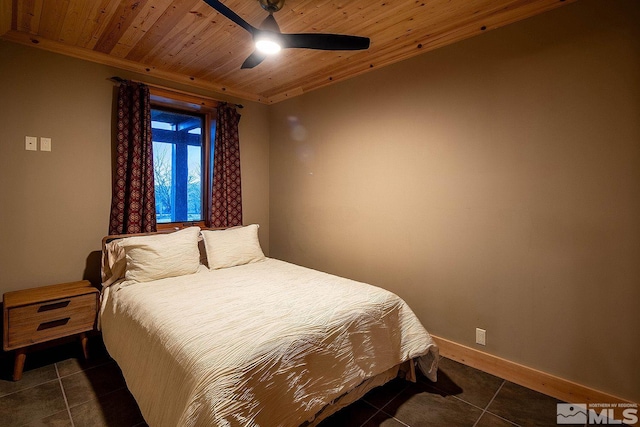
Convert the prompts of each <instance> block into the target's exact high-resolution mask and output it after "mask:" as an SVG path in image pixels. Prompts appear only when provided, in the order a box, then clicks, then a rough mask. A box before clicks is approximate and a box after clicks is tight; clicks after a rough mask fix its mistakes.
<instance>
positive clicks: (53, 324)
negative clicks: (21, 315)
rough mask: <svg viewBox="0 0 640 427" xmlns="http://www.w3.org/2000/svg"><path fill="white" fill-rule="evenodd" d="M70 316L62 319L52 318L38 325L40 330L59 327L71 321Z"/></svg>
mask: <svg viewBox="0 0 640 427" xmlns="http://www.w3.org/2000/svg"><path fill="white" fill-rule="evenodd" d="M69 319H71V318H70V317H67V318H64V319H60V320H52V321H51V322H44V323H40V325H38V330H39V331H43V330H45V329H51V328H57V327H58V326H64V325H66V324H67V323H69Z"/></svg>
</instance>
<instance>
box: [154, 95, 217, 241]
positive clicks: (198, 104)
mask: <svg viewBox="0 0 640 427" xmlns="http://www.w3.org/2000/svg"><path fill="white" fill-rule="evenodd" d="M149 93H150V97H151V108H164V109H169V110H174V111H176V112H179V113H187V114H197V115H199V116H202V117H203V119H204V129H203V130H202V153H203V154H202V155H203V159H202V160H203V162H202V176H201V179H202V185H203V189H202V191H203V198H202V217H203V219H202V220H200V221H178V222H163V223H156V229H157V230H168V229H172V230H175V229H182V228H185V227H190V226H198V227H200V228H205V227H208V226H209V222H210V219H211V199H212V193H211V187H212V178H213V140H212V135H211V131H212V129H213V124H214V123H215V121H216V112H217V110H216V108H217V107H218V105H219V102H218V101H216V100H214V99H211V98H206V97H202V96H198V95H194V94H190V93H186V92H181V91H174V90H170V89H166V88H160V87H154V86H149Z"/></svg>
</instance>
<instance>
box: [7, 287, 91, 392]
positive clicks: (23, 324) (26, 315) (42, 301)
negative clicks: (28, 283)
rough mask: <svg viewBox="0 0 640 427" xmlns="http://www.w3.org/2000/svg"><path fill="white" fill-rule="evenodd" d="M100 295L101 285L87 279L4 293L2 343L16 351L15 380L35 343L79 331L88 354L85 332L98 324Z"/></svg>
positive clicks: (85, 351)
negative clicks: (94, 284) (95, 284)
mask: <svg viewBox="0 0 640 427" xmlns="http://www.w3.org/2000/svg"><path fill="white" fill-rule="evenodd" d="M98 298H99V292H98V289H96V288H95V287H93V286H92V285H91V283H90V282H89V281H87V280H83V281H80V282H72V283H61V284H58V285H51V286H43V287H40V288H32V289H23V290H19V291H13V292H7V293H5V294H4V297H3V306H4V308H3V311H4V339H3V347H4V349H5V351H9V350H15V351H16V355H15V363H14V367H13V380H14V381H18V380H19V379H20V378H22V369H23V368H24V361H25V359H26V357H27V354H26V350H27V347H29V346H31V345H33V344H38V343H42V342H46V341H51V340H54V339H57V338H63V337H68V336H71V335H77V334H79V336H80V341H81V343H82V351H83V354H84V357H85V358H87V357H88V352H87V335H86V332H87V331H91V330H93V328H94V327H95V323H96V314H97V312H98V311H97V310H98Z"/></svg>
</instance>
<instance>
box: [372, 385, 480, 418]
mask: <svg viewBox="0 0 640 427" xmlns="http://www.w3.org/2000/svg"><path fill="white" fill-rule="evenodd" d="M382 411H383V412H384V413H386V414H389V415H392V416H393V417H394V418H396V419H398V420H399V421H401V422H403V423H405V424H407V425H409V426H411V427H420V426H436V425H437V426H448V427H457V426H460V427H462V426H469V427H471V426H473V425H474V423H475V422H476V421H477V420H478V418H479V417H480V415H481V414H482V411H481V410H480V409H478V408H476V407H474V406H472V405H469V404H468V403H466V402H464V401H462V400H460V399H457V398H455V397H453V396H450V395H447V394H446V393H442V392H441V391H439V390H437V389H436V388H434V387H432V386H429V385H426V384H420V383H418V384H411V385H410V386H409V387H408V388H407V389H405V390H404V391H403V392H402V393H400V395H398V396H397V397H396V398H395V399H393V400H392V401H391V402H390V403H389V404H388V405H387V406H385V407H384V408H382Z"/></svg>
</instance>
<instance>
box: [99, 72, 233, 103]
mask: <svg viewBox="0 0 640 427" xmlns="http://www.w3.org/2000/svg"><path fill="white" fill-rule="evenodd" d="M107 80H111V81H112V82H114V83H118V84H120V83H123V82H126V81H127V80H129V81H131V82H134V83H142V84H144V85H147V86H149V87H154V88H156V89H163V90H168V91H170V92H177V93H182V94H184V95H191V96H197V97H199V98H205V99H208V100H210V101H215V102H224V101H220V100H219V99H214V98H211V97H208V96H204V95H198V94H195V93H190V92H186V91H183V90H179V89H173V88H170V87H167V86H161V85H156V84H153V83H147V82H141V81H138V80H131V79H123V78H122V77H118V76H113V77H110V78H108V79H107ZM234 105H235V106H236V107H238V108H244V105H242V104H234Z"/></svg>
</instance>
